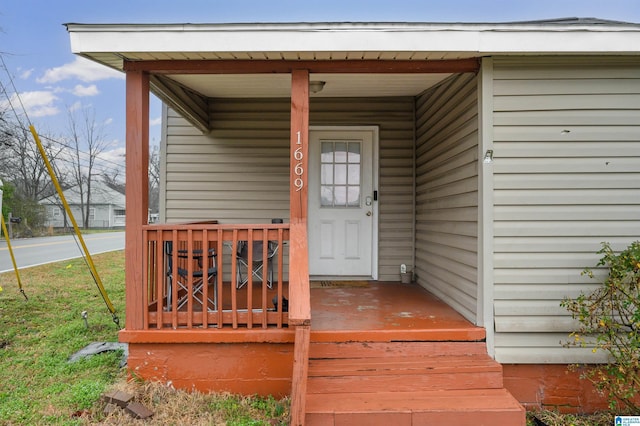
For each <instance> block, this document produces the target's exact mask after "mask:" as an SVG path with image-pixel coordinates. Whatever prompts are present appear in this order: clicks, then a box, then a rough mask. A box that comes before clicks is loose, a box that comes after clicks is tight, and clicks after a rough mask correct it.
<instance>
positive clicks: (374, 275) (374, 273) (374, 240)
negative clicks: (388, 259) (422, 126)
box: [309, 126, 380, 280]
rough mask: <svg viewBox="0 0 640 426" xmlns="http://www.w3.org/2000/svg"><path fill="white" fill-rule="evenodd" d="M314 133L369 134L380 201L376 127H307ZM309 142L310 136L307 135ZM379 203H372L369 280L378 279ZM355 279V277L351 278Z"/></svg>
mask: <svg viewBox="0 0 640 426" xmlns="http://www.w3.org/2000/svg"><path fill="white" fill-rule="evenodd" d="M314 131H337V132H371V140H372V147H371V148H372V157H373V158H372V162H373V164H372V167H373V173H372V175H373V182H372V187H373V190H374V191H377V192H378V200H379V199H380V189H379V187H378V182H379V178H380V166H379V146H380V136H379V133H380V131H379V128H378V126H309V133H311V132H314ZM309 140H311V136H310V135H309ZM378 205H379V201H374V202H373V206H372V207H373V209H372V211H373V224H372V226H373V229H372V235H371V244H372V247H371V277H362V278H371V279H373V280H377V279H378V235H379V232H378V226H379V208H378ZM353 278H356V277H353Z"/></svg>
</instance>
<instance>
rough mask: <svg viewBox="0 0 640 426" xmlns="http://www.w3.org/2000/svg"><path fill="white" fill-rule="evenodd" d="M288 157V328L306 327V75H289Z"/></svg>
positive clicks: (302, 72) (308, 309) (308, 314)
mask: <svg viewBox="0 0 640 426" xmlns="http://www.w3.org/2000/svg"><path fill="white" fill-rule="evenodd" d="M290 144H291V154H290V161H291V166H290V192H289V194H290V198H289V203H290V204H289V212H290V213H289V215H290V216H289V217H290V219H289V220H290V223H291V225H290V226H291V229H290V233H291V237H290V238H291V240H290V247H289V258H290V260H289V295H290V304H289V324H290V325H293V326H296V325H309V323H310V321H311V303H310V293H309V250H308V241H307V219H308V212H307V209H308V201H307V200H308V191H309V188H308V186H309V180H308V173H309V172H308V170H309V167H308V165H309V71H307V70H304V69H299V70H295V71H293V73H292V74H291V138H290Z"/></svg>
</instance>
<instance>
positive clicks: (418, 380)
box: [307, 361, 502, 394]
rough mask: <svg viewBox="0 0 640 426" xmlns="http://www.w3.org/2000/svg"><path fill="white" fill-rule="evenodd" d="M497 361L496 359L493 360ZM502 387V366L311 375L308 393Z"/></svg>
mask: <svg viewBox="0 0 640 426" xmlns="http://www.w3.org/2000/svg"><path fill="white" fill-rule="evenodd" d="M494 362H495V361H494ZM501 387H502V370H500V371H484V370H482V369H476V370H473V371H449V372H443V373H442V374H420V373H419V372H416V371H410V372H406V374H390V375H378V374H376V373H375V372H372V373H371V374H368V375H367V374H364V375H344V376H326V377H310V378H309V385H308V391H307V393H308V394H331V393H335V392H339V393H349V392H371V393H376V392H384V391H388V392H411V391H412V390H416V389H421V390H448V389H498V388H501Z"/></svg>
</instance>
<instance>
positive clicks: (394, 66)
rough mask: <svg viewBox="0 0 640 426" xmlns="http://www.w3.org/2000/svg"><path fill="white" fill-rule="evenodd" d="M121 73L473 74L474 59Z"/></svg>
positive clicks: (186, 65) (210, 63) (160, 67)
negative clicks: (296, 71)
mask: <svg viewBox="0 0 640 426" xmlns="http://www.w3.org/2000/svg"><path fill="white" fill-rule="evenodd" d="M123 67H124V70H125V71H145V72H148V73H153V74H283V73H284V74H288V73H291V72H293V71H294V70H296V69H298V70H299V69H305V70H307V71H308V72H309V73H340V74H349V73H358V74H360V73H374V74H388V73H394V74H423V73H463V72H477V71H478V70H479V68H480V61H479V59H477V58H469V59H452V60H437V61H423V60H420V61H411V60H401V61H394V60H368V59H363V60H356V61H347V60H339V61H290V60H282V61H273V60H157V61H125V62H124V64H123Z"/></svg>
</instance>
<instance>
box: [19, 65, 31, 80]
mask: <svg viewBox="0 0 640 426" xmlns="http://www.w3.org/2000/svg"><path fill="white" fill-rule="evenodd" d="M19 71H20V75H19V77H20V79H21V80H26V79H28V78H29V77H31V74H33V68H31V69H28V70H23V69H19Z"/></svg>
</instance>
